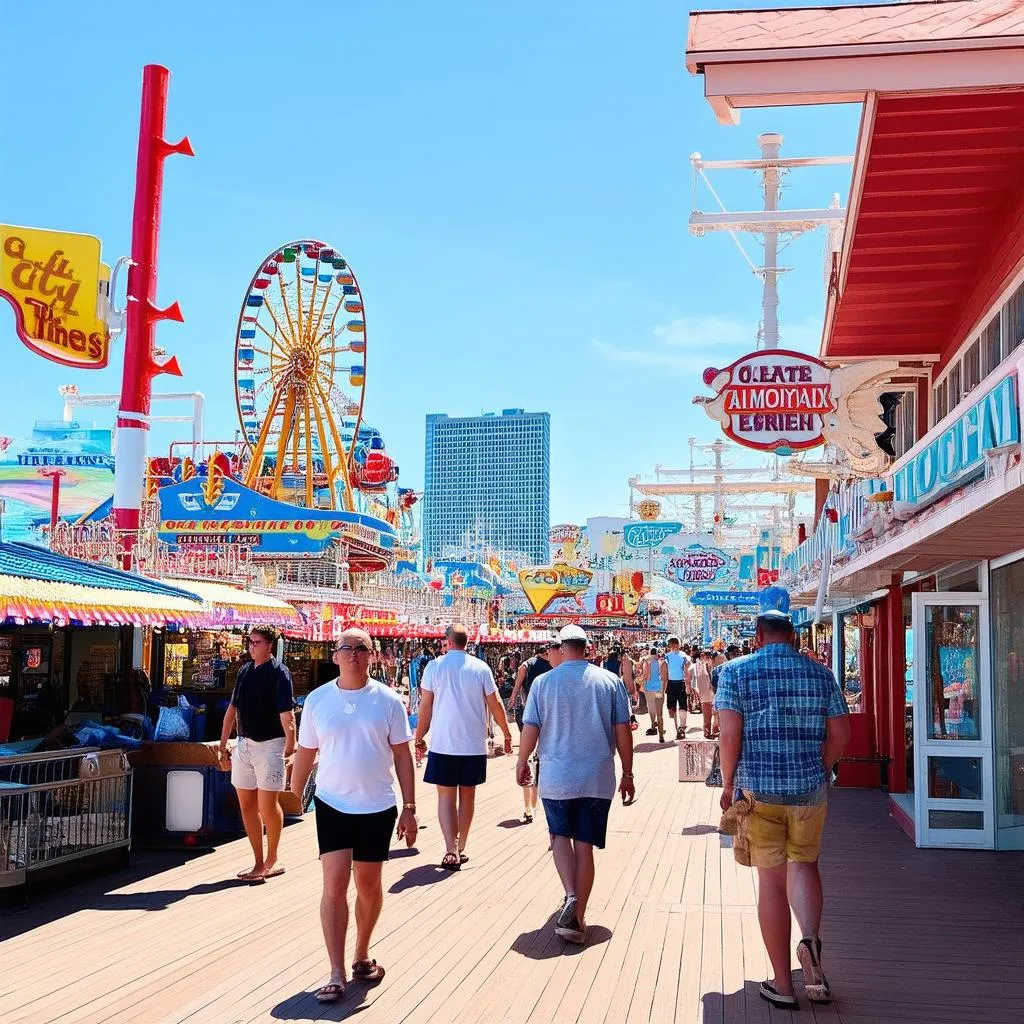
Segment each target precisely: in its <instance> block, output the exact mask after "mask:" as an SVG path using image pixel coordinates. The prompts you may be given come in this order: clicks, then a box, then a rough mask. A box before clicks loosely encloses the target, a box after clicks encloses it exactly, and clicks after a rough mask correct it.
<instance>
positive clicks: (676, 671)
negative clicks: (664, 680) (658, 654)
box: [665, 651, 690, 683]
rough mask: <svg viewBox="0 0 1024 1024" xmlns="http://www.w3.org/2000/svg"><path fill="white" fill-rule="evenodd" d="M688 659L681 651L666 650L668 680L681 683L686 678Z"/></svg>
mask: <svg viewBox="0 0 1024 1024" xmlns="http://www.w3.org/2000/svg"><path fill="white" fill-rule="evenodd" d="M689 662H690V659H689V658H688V657H687V656H686V655H685V654H683V652H682V651H666V652H665V663H666V664H667V665H668V681H669V682H670V683H681V682H683V680H684V679H685V678H686V666H687V665H688V664H689Z"/></svg>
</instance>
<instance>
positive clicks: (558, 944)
mask: <svg viewBox="0 0 1024 1024" xmlns="http://www.w3.org/2000/svg"><path fill="white" fill-rule="evenodd" d="M555 917H556V915H555V914H552V915H551V916H550V917H549V918H548V919H547V921H545V922H544V924H542V925H541V926H540V928H535V929H534V930H533V931H532V932H523V933H522V934H521V935H520V936H519V937H518V938H517V939H516V940H515V942H513V943H512V952H513V953H519V954H520V955H521V956H525V957H526V958H527V959H528V960H551V959H552V958H553V957H556V956H579V954H580V953H582V952H583V950H585V949H587V948H589V947H590V946H599V945H601V943H603V942H607V941H608V940H609V939H610V938H611V937H612V933H611V931H610V930H609V929H608V928H605V927H604V925H600V924H592V925H590V926H589V927H588V928H587V941H586V942H585V943H584V944H583V945H582V946H579V945H577V944H576V943H575V942H566V941H565V940H564V939H560V938H559V937H558V936H557V935H556V934H555Z"/></svg>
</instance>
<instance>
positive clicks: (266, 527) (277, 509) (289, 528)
mask: <svg viewBox="0 0 1024 1024" xmlns="http://www.w3.org/2000/svg"><path fill="white" fill-rule="evenodd" d="M157 499H158V501H159V504H160V539H161V540H162V541H165V542H167V543H170V544H177V545H188V544H225V543H235V544H245V545H248V546H250V547H252V548H253V554H254V555H256V556H261V555H269V556H277V557H282V556H284V557H287V556H292V557H315V556H318V555H321V554H323V553H324V551H325V550H326V549H327V548H328V546H329V545H330V544H331V542H332V541H334V540H337V539H339V538H340V537H341V536H342V535H347V536H348V537H349V539H351V538H352V536H353V535H357V536H358V538H359V540H361V541H365V542H366V544H368V545H372V547H375V548H377V549H380V550H381V552H382V555H384V554H385V553H386V552H388V551H390V550H391V549H392V548H393V547H394V544H395V530H394V527H392V526H391V524H390V523H386V522H384V521H383V520H381V519H376V518H374V517H372V516H367V515H362V514H361V513H358V512H344V511H339V510H336V509H307V508H298V507H297V506H295V505H289V504H287V503H286V502H283V501H275V500H273V499H272V498H268V497H266V496H265V495H263V494H260V493H259V492H258V491H255V490H252V489H251V488H248V487H245V486H243V485H242V484H240V483H239V482H238V481H237V480H235V479H234V478H233V477H231V476H228V475H227V474H219V475H218V476H217V477H215V478H213V477H205V476H198V475H197V476H194V477H192V478H191V479H189V480H183V481H182V482H181V483H177V484H169V485H167V486H165V487H161V488H160V489H159V490H158V491H157ZM369 557H372V556H369ZM350 560H351V558H350ZM380 560H381V561H382V562H385V561H386V559H385V558H384V557H382V558H380ZM383 567H384V565H383V564H382V565H381V568H383ZM353 568H356V566H355V565H353ZM360 568H362V569H363V571H370V570H369V568H368V567H367V566H365V565H363V566H360Z"/></svg>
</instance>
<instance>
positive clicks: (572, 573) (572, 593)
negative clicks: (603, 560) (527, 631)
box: [519, 562, 594, 615]
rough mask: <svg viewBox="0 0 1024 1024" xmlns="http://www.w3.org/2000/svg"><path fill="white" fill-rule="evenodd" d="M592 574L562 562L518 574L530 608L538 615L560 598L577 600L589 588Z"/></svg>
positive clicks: (524, 570)
mask: <svg viewBox="0 0 1024 1024" xmlns="http://www.w3.org/2000/svg"><path fill="white" fill-rule="evenodd" d="M593 578H594V574H593V573H592V572H591V571H590V570H589V569H581V568H579V567H577V566H574V565H567V564H566V563H564V562H556V563H555V564H554V565H543V566H539V567H537V568H534V569H523V570H522V571H521V572H520V573H519V584H520V586H522V588H523V593H524V594H526V599H527V600H528V601H529V602H530V607H531V608H532V609H533V610H534V611H535V612H536V613H537V614H538V615H540V614H541V613H542V612H543V611H544V609H545V608H548V607H549V606H550V605H551V604H552V603H553V602H554V601H556V600H557V599H558V598H560V597H571V598H576V599H577V600H578V599H579V595H580V594H582V593H584V592H585V591H586V590H587V589H588V588H589V587H590V581H591V580H592V579H593Z"/></svg>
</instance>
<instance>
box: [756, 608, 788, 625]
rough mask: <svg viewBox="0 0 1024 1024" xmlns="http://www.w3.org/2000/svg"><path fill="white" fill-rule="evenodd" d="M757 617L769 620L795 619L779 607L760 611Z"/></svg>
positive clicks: (786, 620)
mask: <svg viewBox="0 0 1024 1024" xmlns="http://www.w3.org/2000/svg"><path fill="white" fill-rule="evenodd" d="M757 617H758V618H759V619H767V620H768V621H769V622H792V621H793V620H792V619H791V618H790V617H789V615H788V613H787V612H784V611H780V610H779V609H778V608H769V609H768V610H767V611H764V612H758V613H757Z"/></svg>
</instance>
